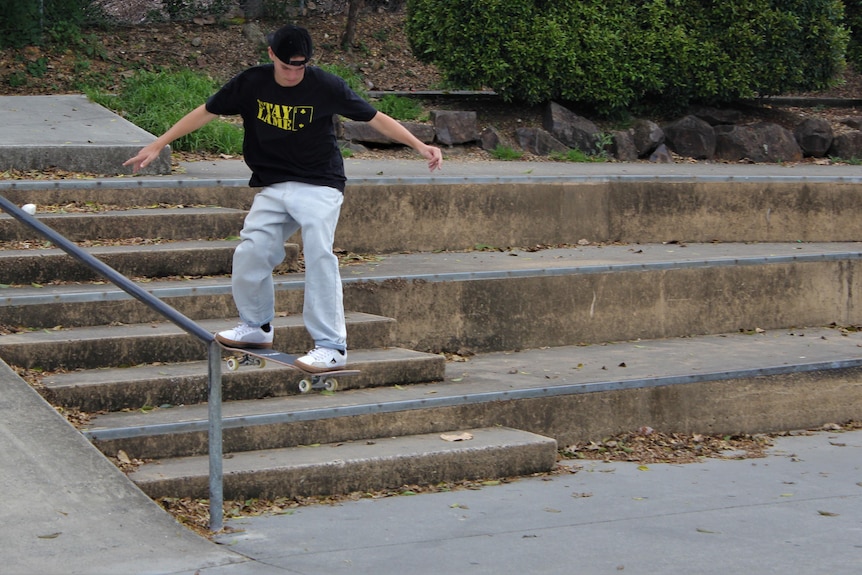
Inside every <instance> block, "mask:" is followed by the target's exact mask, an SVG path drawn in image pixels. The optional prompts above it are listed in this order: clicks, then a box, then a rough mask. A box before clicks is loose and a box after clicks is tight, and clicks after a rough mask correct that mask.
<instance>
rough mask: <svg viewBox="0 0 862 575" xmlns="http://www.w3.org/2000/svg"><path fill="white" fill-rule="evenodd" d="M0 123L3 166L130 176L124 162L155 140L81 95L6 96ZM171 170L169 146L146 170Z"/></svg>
mask: <svg viewBox="0 0 862 575" xmlns="http://www.w3.org/2000/svg"><path fill="white" fill-rule="evenodd" d="M0 126H3V130H2V132H0V170H8V169H18V170H42V169H46V168H50V167H56V168H61V169H64V170H70V171H78V172H91V173H97V174H131V173H132V170H131V168H127V167H124V166H123V162H125V161H126V160H127V159H129V158H130V157H132V156H134V155H135V154H136V153H137V152H138V150H140V149H141V148H142V147H144V146H145V145H147V144H149V143H150V142H153V141H155V139H156V137H155V136H153V135H152V134H150V133H149V132H146V131H145V130H142V129H141V128H139V127H137V126H135V125H134V124H132V123H131V122H129V121H127V120H125V119H124V118H122V117H121V116H118V115H117V114H115V113H113V112H111V111H110V110H108V109H106V108H104V107H102V106H100V105H98V104H95V103H93V102H91V101H89V100H88V99H87V97H86V96H79V95H68V96H2V97H0ZM46 142H50V143H48V144H46ZM57 142H61V143H57ZM170 172H171V149H170V147H169V146H165V148H164V149H163V150H162V153H161V154H160V155H159V158H158V160H157V161H155V162H153V163H152V164H150V165H149V166H147V168H145V169H144V170H143V171H142V173H145V174H169V173H170Z"/></svg>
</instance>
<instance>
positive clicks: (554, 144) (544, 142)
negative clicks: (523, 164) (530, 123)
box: [515, 128, 569, 156]
mask: <svg viewBox="0 0 862 575" xmlns="http://www.w3.org/2000/svg"><path fill="white" fill-rule="evenodd" d="M515 137H517V138H518V145H519V146H521V148H522V149H524V150H525V151H527V152H530V153H531V154H536V155H537V156H549V155H550V154H552V153H553V152H559V153H561V154H565V153H567V152H568V151H569V147H568V146H567V145H565V144H564V143H562V142H561V141H559V140H557V139H556V138H554V137H553V136H552V135H551V134H549V133H548V132H546V131H545V130H542V129H541V128H518V129H517V130H515Z"/></svg>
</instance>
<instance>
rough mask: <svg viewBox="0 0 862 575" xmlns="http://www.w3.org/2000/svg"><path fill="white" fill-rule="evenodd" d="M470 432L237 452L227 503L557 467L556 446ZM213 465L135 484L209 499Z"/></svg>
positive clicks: (164, 469)
mask: <svg viewBox="0 0 862 575" xmlns="http://www.w3.org/2000/svg"><path fill="white" fill-rule="evenodd" d="M467 431H468V432H469V433H470V435H471V436H472V439H469V440H467V441H446V440H444V439H442V438H441V435H440V434H436V433H435V434H426V435H415V436H404V437H397V438H383V439H377V440H374V441H362V442H357V443H339V444H335V445H320V446H316V447H292V448H285V449H271V450H266V451H255V452H246V453H234V454H233V455H232V456H231V457H230V458H227V459H225V460H224V493H225V497H226V498H228V499H245V498H248V497H261V498H276V497H307V496H313V495H329V494H346V493H352V492H355V491H362V492H365V491H375V490H379V489H394V488H398V487H401V486H404V485H411V484H419V485H431V484H435V483H440V482H442V481H460V480H466V479H479V478H482V479H490V478H496V477H509V476H513V475H528V474H530V473H538V472H541V471H550V470H551V469H552V468H553V466H554V464H555V463H556V455H557V442H556V441H554V440H553V439H550V438H547V437H542V436H540V435H535V434H532V433H527V432H523V431H518V430H515V429H507V428H502V427H496V428H483V429H470V430H467ZM456 433H462V431H460V430H459V431H458V432H456ZM207 463H208V460H207V458H206V457H187V458H178V459H172V460H171V459H167V460H166V459H163V460H161V461H159V462H158V463H154V464H144V465H143V466H141V467H139V468H138V469H137V470H135V471H134V472H133V473H131V474H130V478H131V479H132V481H134V482H135V483H136V484H137V485H138V486H139V487H141V489H143V490H144V492H145V493H147V495H149V496H150V497H153V498H157V497H194V498H200V497H207V493H208V490H207V478H208V475H207V470H208V468H207Z"/></svg>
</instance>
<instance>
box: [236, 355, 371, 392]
mask: <svg viewBox="0 0 862 575" xmlns="http://www.w3.org/2000/svg"><path fill="white" fill-rule="evenodd" d="M219 345H220V346H221V347H222V348H223V349H225V350H227V351H229V352H231V353H233V354H236V355H235V357H229V358H227V359H226V360H225V364H226V365H227V368H228V369H229V370H230V371H237V370H238V369H239V368H240V367H242V366H246V365H248V366H253V367H258V368H263V367H265V366H266V362H267V361H271V362H273V363H277V364H279V365H282V366H284V367H289V368H290V369H293V370H296V371H298V372H300V373H302V374H304V375H305V377H304V378H302V380H301V381H300V382H299V391H300V393H308V392H309V391H311V390H312V389H323V390H326V391H337V390H338V379H336V377H347V376H351V375H359V374H360V373H361V372H360V371H359V370H358V369H337V370H333V371H323V372H320V373H314V372H311V371H307V370H305V369H302V368H301V367H299V366H298V365H295V364H294V362H295V361H296V360H297V359H299V356H298V355H291V354H289V353H284V352H282V351H276V350H274V349H245V348H239V347H229V346H226V345H224V344H222V343H219Z"/></svg>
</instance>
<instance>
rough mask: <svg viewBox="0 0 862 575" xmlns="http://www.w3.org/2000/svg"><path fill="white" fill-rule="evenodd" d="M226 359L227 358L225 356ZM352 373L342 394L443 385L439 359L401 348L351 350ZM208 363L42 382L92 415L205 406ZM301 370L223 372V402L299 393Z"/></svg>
mask: <svg viewBox="0 0 862 575" xmlns="http://www.w3.org/2000/svg"><path fill="white" fill-rule="evenodd" d="M226 357H228V355H227V354H226ZM348 361H349V364H348V368H349V369H358V370H361V371H362V373H361V374H359V375H356V376H350V377H344V378H341V379H340V380H339V390H347V389H361V388H368V387H376V386H382V385H408V384H413V383H423V382H429V381H440V380H442V379H443V377H444V375H445V360H444V358H443V356H441V355H435V354H428V353H422V352H418V351H412V350H407V349H400V348H387V349H372V350H362V349H358V350H357V349H351V350H350V352H349V355H348ZM207 367H208V365H207V362H205V361H194V362H183V363H172V364H159V365H143V366H135V367H129V368H105V369H98V370H86V371H72V372H65V373H55V374H51V375H48V376H46V377H45V378H44V379H42V381H41V385H42V386H43V387H42V391H43V395H44V396H45V397H46V399H48V401H50V402H51V403H52V404H53V405H59V406H63V407H67V408H77V409H80V410H81V411H84V412H88V413H93V412H104V411H121V410H124V409H148V408H153V407H158V408H161V409H167V408H172V407H175V406H180V405H192V404H197V403H203V402H206V401H207V389H208V381H207ZM304 377H306V376H304V375H303V374H301V373H300V372H298V371H294V370H290V369H285V368H284V367H282V366H279V365H276V364H272V365H267V366H266V367H265V368H263V369H255V368H252V367H247V368H241V369H240V370H239V371H236V372H231V371H228V370H226V369H223V370H222V399H223V400H224V401H238V400H250V399H259V398H264V397H283V396H289V395H296V394H298V393H299V390H298V385H299V381H300V380H301V379H303V378H304Z"/></svg>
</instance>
